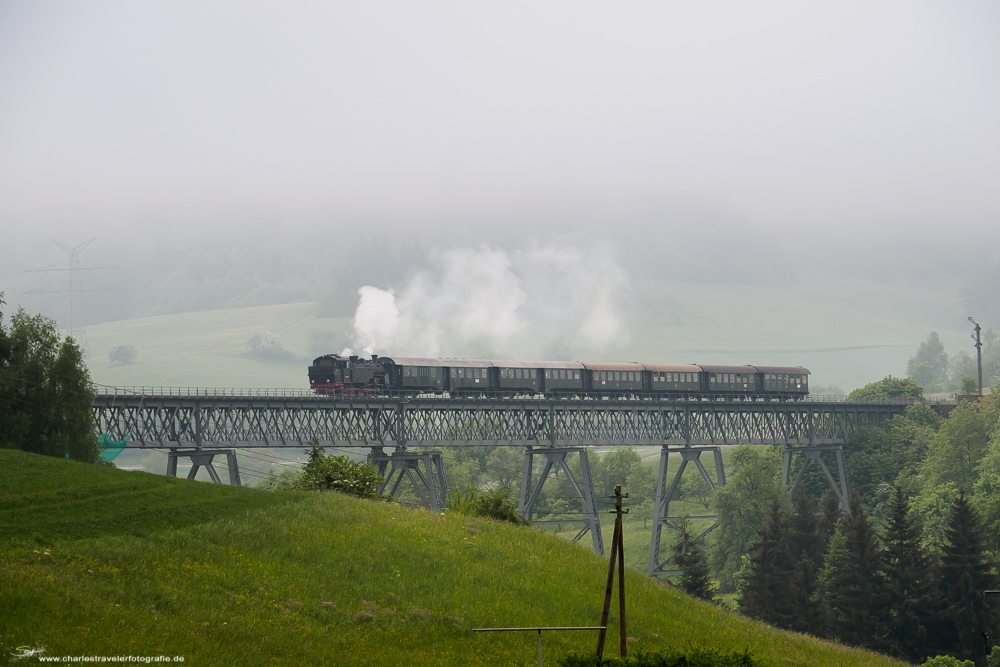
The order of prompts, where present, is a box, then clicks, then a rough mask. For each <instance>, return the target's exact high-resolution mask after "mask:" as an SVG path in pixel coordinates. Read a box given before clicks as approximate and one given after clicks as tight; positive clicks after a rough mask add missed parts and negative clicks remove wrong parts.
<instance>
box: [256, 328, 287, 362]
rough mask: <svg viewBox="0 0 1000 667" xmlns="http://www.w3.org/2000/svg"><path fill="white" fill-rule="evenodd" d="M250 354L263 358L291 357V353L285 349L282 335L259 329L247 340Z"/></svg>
mask: <svg viewBox="0 0 1000 667" xmlns="http://www.w3.org/2000/svg"><path fill="white" fill-rule="evenodd" d="M247 348H248V349H249V350H250V354H252V355H253V356H255V357H260V358H262V359H289V358H291V357H292V355H291V353H289V352H288V350H286V349H285V342H284V341H283V340H281V336H279V335H278V334H276V333H274V332H272V331H258V332H257V333H255V334H254V335H252V336H250V340H249V341H247Z"/></svg>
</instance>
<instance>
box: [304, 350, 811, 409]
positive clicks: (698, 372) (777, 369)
mask: <svg viewBox="0 0 1000 667" xmlns="http://www.w3.org/2000/svg"><path fill="white" fill-rule="evenodd" d="M309 385H310V387H312V390H313V391H314V392H316V393H317V394H324V395H330V396H345V397H360V396H400V395H402V396H407V395H414V396H415V395H418V394H429V393H430V394H445V393H447V394H448V395H449V396H496V397H502V396H521V395H525V394H544V395H545V396H555V397H559V396H592V397H605V396H610V397H621V396H637V395H644V396H652V397H658V398H734V399H780V400H795V399H800V398H803V397H804V396H806V395H808V394H809V369H807V368H803V367H802V366H795V367H786V366H705V365H694V364H639V363H586V362H579V361H499V360H488V359H424V358H419V357H379V356H378V355H372V358H371V359H363V358H361V357H357V356H350V357H342V356H340V355H338V354H325V355H323V356H322V357H319V358H317V359H316V360H314V361H313V364H312V366H310V367H309Z"/></svg>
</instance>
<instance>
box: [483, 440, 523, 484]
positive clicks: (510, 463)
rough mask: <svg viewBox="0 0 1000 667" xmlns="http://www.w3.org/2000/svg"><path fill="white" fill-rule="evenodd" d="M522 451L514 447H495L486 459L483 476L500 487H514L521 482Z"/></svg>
mask: <svg viewBox="0 0 1000 667" xmlns="http://www.w3.org/2000/svg"><path fill="white" fill-rule="evenodd" d="M523 467H524V453H523V452H521V450H520V449H516V448H514V447H497V448H495V449H494V450H493V452H492V453H491V454H490V455H489V458H488V459H486V465H485V468H486V474H485V477H486V479H488V480H489V481H491V482H494V483H496V485H497V486H499V487H501V488H505V487H510V488H514V487H516V486H518V485H519V484H520V483H521V474H522V468H523Z"/></svg>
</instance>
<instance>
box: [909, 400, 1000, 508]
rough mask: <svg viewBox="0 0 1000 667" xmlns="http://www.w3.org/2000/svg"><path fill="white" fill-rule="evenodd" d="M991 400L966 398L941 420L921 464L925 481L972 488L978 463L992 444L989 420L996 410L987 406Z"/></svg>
mask: <svg viewBox="0 0 1000 667" xmlns="http://www.w3.org/2000/svg"><path fill="white" fill-rule="evenodd" d="M987 404H988V401H986V402H983V401H976V402H974V403H968V402H966V401H962V402H961V403H959V405H958V407H957V408H955V409H954V410H952V411H951V414H950V415H948V418H947V419H945V420H944V421H943V422H942V423H941V428H940V429H938V432H937V434H936V435H935V436H934V439H933V440H931V442H930V444H929V445H928V449H927V457H926V458H925V459H924V462H923V463H922V464H921V466H920V472H921V473H922V474H923V476H924V480H925V484H929V485H932V486H938V485H941V484H944V483H946V482H952V483H953V484H956V485H957V486H960V487H965V488H968V489H971V488H972V487H973V485H974V484H975V482H976V466H977V465H978V464H979V461H980V459H982V458H983V455H984V454H985V453H986V449H987V445H988V444H989V439H990V432H989V430H988V428H989V427H988V426H987V424H988V423H989V421H990V420H991V419H995V416H993V415H992V414H991V412H992V411H990V410H984V407H986V405H987ZM994 423H995V422H994ZM990 425H992V424H990Z"/></svg>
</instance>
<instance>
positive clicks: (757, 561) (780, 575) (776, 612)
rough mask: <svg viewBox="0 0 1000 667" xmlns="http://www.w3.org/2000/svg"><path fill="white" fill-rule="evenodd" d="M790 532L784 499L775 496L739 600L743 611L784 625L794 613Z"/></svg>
mask: <svg viewBox="0 0 1000 667" xmlns="http://www.w3.org/2000/svg"><path fill="white" fill-rule="evenodd" d="M787 531H788V519H787V517H786V516H785V513H784V512H783V511H782V509H781V502H780V501H779V499H778V498H775V499H774V500H773V501H772V502H771V510H770V513H769V514H768V519H767V523H766V524H764V527H763V529H761V531H760V533H759V535H760V539H759V540H758V541H757V542H756V543H755V544H754V545H753V547H752V548H751V566H750V572H749V574H748V575H747V577H746V581H745V583H744V585H743V588H742V590H741V594H740V598H739V601H738V602H739V605H740V609H741V610H742V611H743V613H745V614H747V615H748V616H753V617H754V618H759V619H760V620H762V621H764V622H765V623H770V624H771V625H776V626H778V627H782V628H787V627H789V626H790V625H791V616H792V612H791V604H790V600H789V589H790V581H791V575H792V568H791V565H790V563H789V562H788V549H787V546H786V543H785V541H786V533H787Z"/></svg>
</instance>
